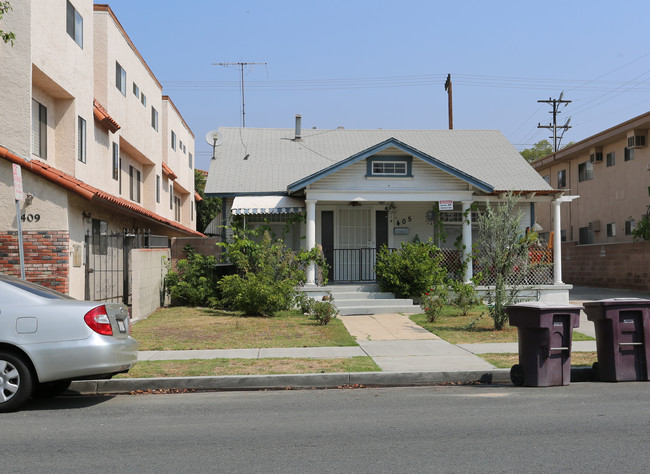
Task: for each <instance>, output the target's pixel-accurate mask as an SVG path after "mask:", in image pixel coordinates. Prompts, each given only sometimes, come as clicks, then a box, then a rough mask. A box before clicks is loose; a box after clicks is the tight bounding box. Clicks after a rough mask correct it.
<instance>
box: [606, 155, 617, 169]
mask: <svg viewBox="0 0 650 474" xmlns="http://www.w3.org/2000/svg"><path fill="white" fill-rule="evenodd" d="M615 164H616V154H615V153H614V152H611V153H607V166H614V165H615Z"/></svg>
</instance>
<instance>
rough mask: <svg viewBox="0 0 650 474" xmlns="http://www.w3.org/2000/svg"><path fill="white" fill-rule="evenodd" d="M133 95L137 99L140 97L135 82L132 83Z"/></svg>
mask: <svg viewBox="0 0 650 474" xmlns="http://www.w3.org/2000/svg"><path fill="white" fill-rule="evenodd" d="M133 95H134V96H136V97H137V98H138V99H139V98H140V88H139V87H138V85H137V84H136V83H135V82H134V83H133Z"/></svg>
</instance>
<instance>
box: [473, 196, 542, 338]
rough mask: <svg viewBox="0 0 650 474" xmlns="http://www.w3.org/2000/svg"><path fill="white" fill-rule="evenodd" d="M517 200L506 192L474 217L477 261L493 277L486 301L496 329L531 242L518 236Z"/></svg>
mask: <svg viewBox="0 0 650 474" xmlns="http://www.w3.org/2000/svg"><path fill="white" fill-rule="evenodd" d="M517 202H518V199H517V198H516V196H514V195H513V194H512V193H508V195H507V196H506V199H505V200H504V201H503V202H501V203H499V204H497V205H496V206H491V205H490V204H489V203H488V205H487V207H486V212H485V213H484V214H479V216H478V219H477V222H478V234H479V238H478V241H479V253H478V261H479V264H480V265H481V266H482V267H483V271H484V273H485V274H486V275H491V276H492V277H493V278H494V291H493V292H490V293H488V301H489V302H490V303H492V304H493V306H492V308H491V309H490V316H491V317H492V319H493V320H494V329H496V330H501V329H503V327H504V326H505V325H506V322H507V320H508V317H507V314H506V313H505V306H506V305H508V304H510V303H511V302H512V301H513V299H514V296H515V294H516V291H517V284H518V283H519V280H520V278H521V276H523V275H525V273H526V268H527V261H528V248H529V246H530V243H531V242H529V239H527V238H526V236H523V235H522V234H523V232H522V231H521V227H520V222H521V216H522V212H521V210H519V211H517V209H516V207H517ZM508 284H510V290H508V288H507V285H508Z"/></svg>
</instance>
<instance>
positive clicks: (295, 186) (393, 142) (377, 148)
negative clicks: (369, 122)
mask: <svg viewBox="0 0 650 474" xmlns="http://www.w3.org/2000/svg"><path fill="white" fill-rule="evenodd" d="M391 147H392V148H397V149H398V150H401V151H403V152H405V153H408V154H409V155H412V156H413V157H415V158H419V159H421V160H422V161H425V162H427V163H429V164H431V165H433V166H435V167H437V168H439V169H441V170H442V171H445V172H447V173H449V174H451V175H452V176H455V177H456V178H459V179H462V180H463V181H466V182H467V183H469V184H471V185H472V186H474V187H476V188H477V189H480V190H481V191H483V192H486V193H491V192H493V191H494V188H493V187H492V186H490V185H489V184H487V183H486V182H484V181H481V180H480V179H477V178H475V177H474V176H471V175H469V174H467V173H465V172H463V171H461V170H459V169H457V168H454V167H453V166H450V165H448V164H447V163H444V162H443V161H440V160H438V159H436V158H434V157H432V156H430V155H428V154H426V153H424V152H422V151H420V150H418V149H416V148H413V147H412V146H409V145H407V144H406V143H403V142H401V141H399V140H398V139H396V138H395V137H391V138H388V139H387V140H384V141H383V142H381V143H377V144H376V145H374V146H371V147H370V148H367V149H365V150H363V151H361V152H359V153H356V154H354V155H352V156H350V157H349V158H346V159H344V160H342V161H339V162H338V163H335V164H333V165H332V166H329V167H327V168H325V169H323V170H320V171H318V172H316V173H314V174H312V175H310V176H307V177H305V178H303V179H301V180H299V181H296V182H295V183H291V184H290V185H289V186H288V187H287V191H288V192H289V193H293V192H296V191H298V190H300V189H302V188H304V187H306V186H308V185H310V184H311V183H314V182H316V181H318V180H320V179H322V178H324V177H326V176H329V175H331V174H333V173H336V172H337V171H339V170H341V169H343V168H346V167H348V166H350V165H352V164H354V163H357V162H359V161H362V160H365V159H366V158H369V157H371V156H373V155H375V154H377V153H379V152H381V151H383V150H385V149H387V148H391Z"/></svg>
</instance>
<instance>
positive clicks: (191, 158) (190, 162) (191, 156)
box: [190, 153, 192, 169]
mask: <svg viewBox="0 0 650 474" xmlns="http://www.w3.org/2000/svg"><path fill="white" fill-rule="evenodd" d="M190 169H192V153H190Z"/></svg>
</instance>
